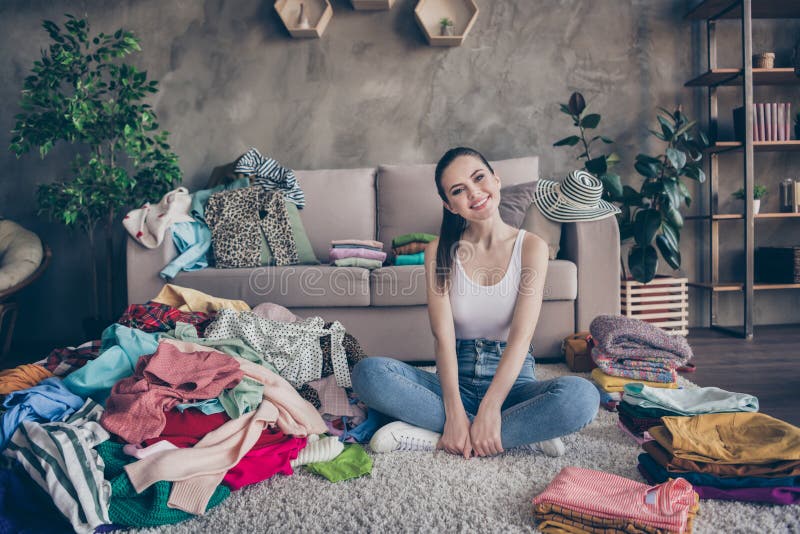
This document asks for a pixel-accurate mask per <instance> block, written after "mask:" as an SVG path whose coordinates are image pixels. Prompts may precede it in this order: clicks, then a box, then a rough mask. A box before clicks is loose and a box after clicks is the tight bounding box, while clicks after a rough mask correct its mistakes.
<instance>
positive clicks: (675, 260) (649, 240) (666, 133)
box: [620, 106, 709, 283]
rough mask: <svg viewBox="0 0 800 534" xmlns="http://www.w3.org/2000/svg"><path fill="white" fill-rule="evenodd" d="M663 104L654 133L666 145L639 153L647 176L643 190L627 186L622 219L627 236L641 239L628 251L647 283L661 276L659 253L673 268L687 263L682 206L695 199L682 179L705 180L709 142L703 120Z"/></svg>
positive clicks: (638, 164)
mask: <svg viewBox="0 0 800 534" xmlns="http://www.w3.org/2000/svg"><path fill="white" fill-rule="evenodd" d="M659 109H660V113H659V114H658V115H657V117H656V118H657V120H658V123H659V126H660V129H659V130H650V133H651V134H653V135H654V136H655V137H656V138H658V139H659V140H661V141H663V142H664V143H666V146H665V147H664V150H663V152H661V153H659V154H657V155H655V156H651V155H648V154H638V155H637V156H636V163H635V168H636V172H638V173H639V174H640V175H641V176H642V177H643V181H642V186H641V188H640V190H639V191H638V192H636V191H635V190H633V189H632V188H628V187H627V186H626V187H625V188H624V195H623V197H624V200H623V214H622V223H621V224H620V236H621V238H622V239H623V240H625V239H627V238H629V237H633V239H634V240H635V243H634V245H633V246H632V247H631V249H630V251H629V253H628V268H629V270H630V273H631V275H632V276H633V278H634V279H635V280H637V281H639V282H642V283H647V282H650V281H651V280H652V279H653V278H654V277H655V275H656V270H657V269H658V255H659V253H661V257H662V258H664V261H666V262H667V264H668V265H669V266H670V267H672V268H673V269H679V268H680V266H681V252H680V238H681V229H682V228H683V216H682V215H681V207H682V206H683V205H684V204H685V205H686V206H687V207H689V206H690V205H691V202H692V197H691V195H690V194H689V190H688V188H687V187H686V184H684V183H683V181H682V179H683V178H689V179H691V180H696V181H698V182H701V183H702V182H703V181H705V173H704V172H703V169H702V160H703V151H704V150H705V148H706V147H708V145H709V143H708V138H707V137H706V135H705V134H704V133H703V132H702V131H701V130H700V129H699V128H698V126H697V122H696V121H693V120H689V118H688V117H687V116H686V115H685V114H684V113H683V112H682V111H681V108H680V106H679V107H678V109H676V110H675V111H674V112H669V111H667V110H666V109H664V108H659ZM654 243H655V246H653V245H654Z"/></svg>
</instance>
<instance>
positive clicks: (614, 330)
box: [589, 315, 692, 411]
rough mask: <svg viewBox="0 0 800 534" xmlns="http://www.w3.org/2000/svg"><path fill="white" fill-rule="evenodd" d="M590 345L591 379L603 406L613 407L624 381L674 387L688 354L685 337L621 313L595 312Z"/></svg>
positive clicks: (626, 382) (614, 407)
mask: <svg viewBox="0 0 800 534" xmlns="http://www.w3.org/2000/svg"><path fill="white" fill-rule="evenodd" d="M589 332H590V333H591V336H592V341H593V344H594V346H593V347H592V360H593V361H594V362H595V364H596V365H597V368H596V369H592V380H593V381H594V383H595V385H596V386H597V389H598V390H599V391H600V402H601V404H602V405H603V407H604V408H606V409H607V410H610V411H615V410H616V408H617V405H618V404H619V401H620V400H621V399H622V391H623V388H624V386H625V384H630V383H634V382H637V383H642V384H645V385H647V386H650V387H654V388H671V389H674V388H677V387H678V373H677V370H678V369H680V368H682V367H684V366H686V365H687V363H688V361H689V360H690V359H691V358H692V349H691V347H690V346H689V343H688V342H687V341H686V339H685V338H683V337H681V336H676V335H670V334H668V333H667V332H666V331H664V330H662V329H660V328H658V327H656V326H653V325H652V324H650V323H647V322H644V321H640V320H638V319H633V318H630V317H624V316H621V315H599V316H597V317H595V318H594V320H592V322H591V324H590V325H589Z"/></svg>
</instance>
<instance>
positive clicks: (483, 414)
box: [469, 403, 503, 456]
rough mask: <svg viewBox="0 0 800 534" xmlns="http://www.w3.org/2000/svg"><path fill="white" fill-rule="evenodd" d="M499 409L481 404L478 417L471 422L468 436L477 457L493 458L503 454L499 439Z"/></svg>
mask: <svg viewBox="0 0 800 534" xmlns="http://www.w3.org/2000/svg"><path fill="white" fill-rule="evenodd" d="M500 424H501V423H500V408H492V407H489V406H486V405H485V404H483V403H481V406H480V408H478V415H476V416H475V419H474V420H473V421H472V427H471V428H470V431H469V435H470V441H471V442H472V447H473V448H474V450H475V454H476V455H477V456H493V455H495V454H500V453H501V452H503V444H502V441H501V439H500Z"/></svg>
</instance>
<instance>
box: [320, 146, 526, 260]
mask: <svg viewBox="0 0 800 534" xmlns="http://www.w3.org/2000/svg"><path fill="white" fill-rule="evenodd" d="M490 163H491V164H492V168H493V169H494V171H495V173H496V174H497V175H498V176H500V180H501V185H502V186H503V187H506V186H510V185H516V184H520V183H523V182H530V181H532V180H536V179H537V178H538V175H539V158H538V157H536V156H531V157H527V158H515V159H507V160H501V161H493V162H490ZM435 170H436V165H435V164H427V165H381V166H380V167H378V174H377V177H376V182H375V184H376V188H377V194H378V203H377V204H378V237H377V239H378V241H382V242H383V247H384V252H386V253H387V254H388V253H390V252H391V248H392V239H393V238H394V237H397V236H399V235H403V234H410V233H413V232H427V233H429V234H436V235H438V234H439V228H440V226H441V224H442V209H443V208H442V201H441V199H440V198H439V194H438V193H437V191H436V183H435V182H434V180H433V178H434V171H435ZM315 250H316V249H315ZM320 259H321V258H320Z"/></svg>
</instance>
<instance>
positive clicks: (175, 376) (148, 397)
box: [100, 343, 242, 443]
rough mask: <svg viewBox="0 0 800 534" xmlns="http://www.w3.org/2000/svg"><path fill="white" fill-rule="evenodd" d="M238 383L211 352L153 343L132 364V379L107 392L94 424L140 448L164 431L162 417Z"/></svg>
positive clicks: (233, 369) (231, 364)
mask: <svg viewBox="0 0 800 534" xmlns="http://www.w3.org/2000/svg"><path fill="white" fill-rule="evenodd" d="M241 380H242V371H241V370H240V369H239V364H238V362H237V361H236V360H234V359H233V358H232V357H230V356H228V355H227V354H223V353H221V352H219V351H216V350H210V351H209V350H208V349H205V348H204V349H203V350H202V351H196V352H188V353H187V352H182V351H181V350H179V349H178V348H177V347H176V346H174V345H172V344H170V343H159V345H158V348H157V349H156V352H155V353H154V354H151V355H148V356H142V357H141V358H139V361H138V362H136V369H135V371H134V374H133V376H130V377H128V378H123V379H122V380H120V381H119V382H117V383H116V384H114V387H113V388H111V395H110V396H109V397H108V400H107V401H106V410H105V412H104V413H103V417H102V419H101V420H100V423H101V424H102V425H103V427H104V428H105V429H106V430H108V431H109V432H112V433H114V434H116V435H118V436H120V437H121V438H122V439H124V440H125V441H127V442H128V443H140V442H141V441H143V440H145V439H147V438H155V437H158V435H159V434H160V433H161V430H163V429H164V424H165V422H166V418H165V416H164V412H165V411H167V410H170V409H172V408H173V407H174V406H176V405H177V404H180V403H181V402H192V401H195V400H203V399H213V398H214V397H218V396H219V395H220V393H222V391H223V390H225V389H228V388H232V387H234V386H236V384H238V383H239V382H240V381H241Z"/></svg>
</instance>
